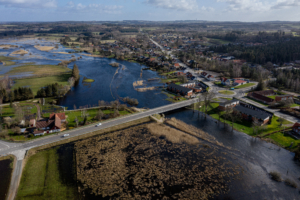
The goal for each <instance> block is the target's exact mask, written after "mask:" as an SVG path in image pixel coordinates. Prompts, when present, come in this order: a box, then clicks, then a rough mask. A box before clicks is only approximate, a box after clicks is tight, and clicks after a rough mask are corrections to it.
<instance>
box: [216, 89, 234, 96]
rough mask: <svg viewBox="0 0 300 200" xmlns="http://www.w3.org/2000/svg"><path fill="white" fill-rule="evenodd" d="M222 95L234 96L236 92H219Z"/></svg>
mask: <svg viewBox="0 0 300 200" xmlns="http://www.w3.org/2000/svg"><path fill="white" fill-rule="evenodd" d="M219 93H220V94H225V95H233V94H234V92H232V91H229V90H220V91H219Z"/></svg>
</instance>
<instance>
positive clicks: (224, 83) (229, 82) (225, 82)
mask: <svg viewBox="0 0 300 200" xmlns="http://www.w3.org/2000/svg"><path fill="white" fill-rule="evenodd" d="M220 80H221V84H222V85H227V86H229V85H231V81H230V79H227V78H224V77H222V78H220Z"/></svg>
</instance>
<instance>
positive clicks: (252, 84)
mask: <svg viewBox="0 0 300 200" xmlns="http://www.w3.org/2000/svg"><path fill="white" fill-rule="evenodd" d="M254 85H255V83H247V84H244V85H240V86H237V87H234V88H235V89H241V88H246V87H251V86H254Z"/></svg>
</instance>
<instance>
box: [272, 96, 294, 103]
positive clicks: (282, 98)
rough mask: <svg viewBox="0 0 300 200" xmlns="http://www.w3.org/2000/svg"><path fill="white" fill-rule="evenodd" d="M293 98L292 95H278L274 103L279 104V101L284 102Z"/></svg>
mask: <svg viewBox="0 0 300 200" xmlns="http://www.w3.org/2000/svg"><path fill="white" fill-rule="evenodd" d="M293 98H294V96H293V95H279V96H276V97H275V101H276V102H279V101H286V100H289V99H291V100H293Z"/></svg>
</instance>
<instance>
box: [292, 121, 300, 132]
mask: <svg viewBox="0 0 300 200" xmlns="http://www.w3.org/2000/svg"><path fill="white" fill-rule="evenodd" d="M293 131H294V132H296V133H298V134H300V124H299V123H296V124H294V126H293Z"/></svg>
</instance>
